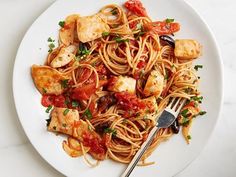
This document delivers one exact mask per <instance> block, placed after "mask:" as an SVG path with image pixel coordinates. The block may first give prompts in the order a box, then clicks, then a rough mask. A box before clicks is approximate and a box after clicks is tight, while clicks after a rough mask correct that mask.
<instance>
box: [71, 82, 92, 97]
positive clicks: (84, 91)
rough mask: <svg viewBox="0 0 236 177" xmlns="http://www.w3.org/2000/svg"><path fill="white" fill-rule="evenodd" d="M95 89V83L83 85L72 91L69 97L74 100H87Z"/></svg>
mask: <svg viewBox="0 0 236 177" xmlns="http://www.w3.org/2000/svg"><path fill="white" fill-rule="evenodd" d="M95 91H96V87H95V83H91V84H87V85H83V86H81V87H78V88H75V89H74V90H73V91H72V94H71V98H72V99H74V100H88V99H89V98H90V97H91V96H92V95H93V94H94V93H95Z"/></svg>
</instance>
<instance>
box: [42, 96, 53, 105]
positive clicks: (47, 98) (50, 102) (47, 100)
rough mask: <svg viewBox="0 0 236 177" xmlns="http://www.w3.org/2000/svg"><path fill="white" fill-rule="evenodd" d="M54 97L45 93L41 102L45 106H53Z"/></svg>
mask: <svg viewBox="0 0 236 177" xmlns="http://www.w3.org/2000/svg"><path fill="white" fill-rule="evenodd" d="M53 100H54V98H53V97H52V96H51V95H43V97H42V100H41V104H42V105H43V106H44V107H48V106H52V105H53Z"/></svg>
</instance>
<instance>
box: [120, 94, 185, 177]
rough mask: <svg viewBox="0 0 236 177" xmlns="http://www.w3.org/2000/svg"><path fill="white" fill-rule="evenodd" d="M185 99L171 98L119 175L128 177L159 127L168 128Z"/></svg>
mask: <svg viewBox="0 0 236 177" xmlns="http://www.w3.org/2000/svg"><path fill="white" fill-rule="evenodd" d="M185 102H186V99H184V98H172V100H171V101H170V103H169V104H168V105H167V107H166V108H165V110H164V111H163V112H162V114H161V115H160V117H159V119H158V121H157V124H156V126H154V127H153V129H152V130H151V132H150V133H149V135H148V138H147V140H146V141H145V142H144V143H143V144H142V146H141V147H140V149H139V150H138V152H137V153H136V154H135V156H134V157H133V159H132V161H131V162H130V164H129V165H128V167H127V168H126V170H125V171H124V173H123V174H122V175H121V177H129V175H130V174H131V172H132V171H133V169H134V168H135V166H136V165H137V163H138V162H139V160H140V159H141V157H142V155H143V154H144V152H145V151H146V150H147V148H148V147H149V145H150V144H151V143H152V140H153V138H154V137H155V135H156V133H157V132H158V130H159V129H160V128H168V127H169V126H170V125H171V124H172V123H173V122H174V121H175V119H176V118H177V116H178V114H179V112H180V110H181V108H182V107H183V106H184V104H185Z"/></svg>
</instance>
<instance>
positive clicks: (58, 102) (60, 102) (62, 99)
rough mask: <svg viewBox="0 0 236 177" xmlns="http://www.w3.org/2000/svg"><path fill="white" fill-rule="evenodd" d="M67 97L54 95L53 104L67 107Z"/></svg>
mask: <svg viewBox="0 0 236 177" xmlns="http://www.w3.org/2000/svg"><path fill="white" fill-rule="evenodd" d="M65 100H66V99H65V97H64V96H63V95H58V96H55V97H54V101H53V105H54V106H56V107H66V104H65Z"/></svg>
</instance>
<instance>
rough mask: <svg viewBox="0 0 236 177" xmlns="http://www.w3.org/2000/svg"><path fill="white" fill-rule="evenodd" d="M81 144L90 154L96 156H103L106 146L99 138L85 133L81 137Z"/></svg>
mask: <svg viewBox="0 0 236 177" xmlns="http://www.w3.org/2000/svg"><path fill="white" fill-rule="evenodd" d="M82 136H83V144H84V146H86V147H90V152H93V153H97V154H105V153H106V146H105V143H104V141H102V139H100V138H99V137H96V136H94V135H93V134H92V133H91V134H90V133H87V132H85V133H84V134H83V135H82Z"/></svg>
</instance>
